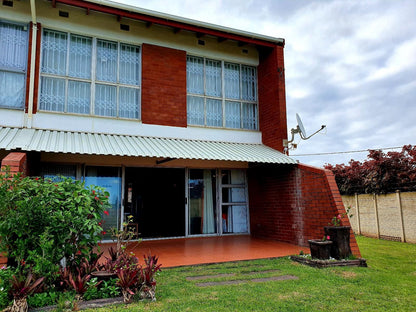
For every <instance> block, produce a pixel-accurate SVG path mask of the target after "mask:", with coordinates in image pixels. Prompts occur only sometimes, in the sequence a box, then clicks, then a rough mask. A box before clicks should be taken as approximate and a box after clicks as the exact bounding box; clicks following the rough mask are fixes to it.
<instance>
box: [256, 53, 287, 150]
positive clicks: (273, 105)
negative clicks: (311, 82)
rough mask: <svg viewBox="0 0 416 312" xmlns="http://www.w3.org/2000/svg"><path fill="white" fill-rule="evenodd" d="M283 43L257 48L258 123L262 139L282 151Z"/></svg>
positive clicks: (283, 113) (285, 130)
mask: <svg viewBox="0 0 416 312" xmlns="http://www.w3.org/2000/svg"><path fill="white" fill-rule="evenodd" d="M283 50H284V48H283V46H276V47H275V48H274V49H273V50H263V51H261V52H260V64H259V66H258V85H259V87H258V90H259V124H260V131H261V132H262V140H263V143H264V144H265V145H268V146H270V147H272V148H274V149H277V150H279V151H281V152H282V151H283V139H287V121H286V91H285V73H284V56H283Z"/></svg>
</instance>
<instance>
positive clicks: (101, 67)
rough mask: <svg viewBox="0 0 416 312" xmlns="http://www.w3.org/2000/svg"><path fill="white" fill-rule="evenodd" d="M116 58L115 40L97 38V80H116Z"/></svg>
mask: <svg viewBox="0 0 416 312" xmlns="http://www.w3.org/2000/svg"><path fill="white" fill-rule="evenodd" d="M117 58H118V53H117V43H116V42H111V41H104V40H97V68H96V71H97V72H96V78H97V80H100V81H108V82H117Z"/></svg>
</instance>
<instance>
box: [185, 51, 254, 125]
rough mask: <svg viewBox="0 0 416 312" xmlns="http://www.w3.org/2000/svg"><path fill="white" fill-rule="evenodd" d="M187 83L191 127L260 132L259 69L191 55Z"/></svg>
mask: <svg viewBox="0 0 416 312" xmlns="http://www.w3.org/2000/svg"><path fill="white" fill-rule="evenodd" d="M186 84H187V117H188V124H189V125H199V126H207V127H224V128H235V129H249V130H257V129H258V104H257V69H256V67H254V66H248V65H242V64H236V63H229V62H224V61H218V60H212V59H207V58H202V57H197V56H188V57H187V64H186Z"/></svg>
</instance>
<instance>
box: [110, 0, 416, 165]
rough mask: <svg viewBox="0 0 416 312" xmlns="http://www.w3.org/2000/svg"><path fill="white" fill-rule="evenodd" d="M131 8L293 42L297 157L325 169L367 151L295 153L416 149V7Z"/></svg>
mask: <svg viewBox="0 0 416 312" xmlns="http://www.w3.org/2000/svg"><path fill="white" fill-rule="evenodd" d="M117 2H123V3H126V4H129V5H133V6H137V7H141V8H145V9H149V10H155V11H159V12H164V13H168V14H172V15H177V16H183V17H186V18H191V19H195V20H200V21H203V22H208V23H213V24H218V25H223V26H227V27H231V28H236V29H241V30H245V31H250V32H254V33H259V34H263V35H269V36H273V37H278V38H285V40H286V46H285V74H286V103H287V121H288V133H290V128H293V127H296V124H297V123H296V118H295V114H296V113H299V115H300V116H301V117H302V120H303V124H304V126H305V128H306V130H307V132H308V133H312V132H314V131H315V130H318V129H319V128H320V127H321V125H323V124H325V125H326V126H327V128H326V130H325V131H323V132H322V133H319V134H317V135H316V136H314V137H312V138H311V139H309V140H308V141H300V139H299V137H297V138H296V139H295V142H297V143H298V148H297V149H296V150H292V151H290V154H291V155H293V158H295V159H298V160H299V161H301V162H303V163H306V164H310V165H314V166H322V165H324V164H325V163H331V164H339V163H348V161H349V160H350V159H355V160H363V159H365V158H366V156H367V152H364V153H342V154H330V155H312V156H296V155H305V154H322V153H333V152H343V151H356V150H366V149H379V148H386V147H396V146H403V145H405V144H412V145H415V144H416V18H415V16H416V1H414V0H408V1H405V0H394V1H391V0H374V1H370V0H367V1H338V0H328V1H313V0H312V1H306V0H279V1H277V0H262V1H254V0H252V1H250V0H246V1H241V0H228V1H226V0H212V1H201V0H193V1H191V0H181V1H178V0H170V1H165V0H130V1H127V0H118V1H117Z"/></svg>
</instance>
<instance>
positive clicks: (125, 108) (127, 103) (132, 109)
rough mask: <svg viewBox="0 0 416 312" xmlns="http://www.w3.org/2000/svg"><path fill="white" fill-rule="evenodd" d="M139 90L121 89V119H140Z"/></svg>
mask: <svg viewBox="0 0 416 312" xmlns="http://www.w3.org/2000/svg"><path fill="white" fill-rule="evenodd" d="M139 96H140V93H139V90H138V89H133V88H120V89H119V103H120V108H119V117H123V118H136V119H137V118H139V114H140V111H139Z"/></svg>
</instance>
